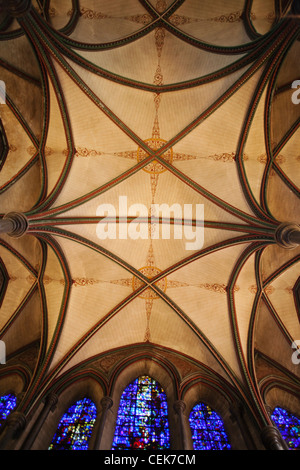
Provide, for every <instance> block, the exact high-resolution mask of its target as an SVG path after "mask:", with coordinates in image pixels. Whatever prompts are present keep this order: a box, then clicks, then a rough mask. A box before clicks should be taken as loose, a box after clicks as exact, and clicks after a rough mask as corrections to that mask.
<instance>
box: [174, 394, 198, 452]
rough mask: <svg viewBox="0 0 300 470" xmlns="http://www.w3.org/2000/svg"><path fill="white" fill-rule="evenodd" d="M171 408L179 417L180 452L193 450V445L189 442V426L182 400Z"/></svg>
mask: <svg viewBox="0 0 300 470" xmlns="http://www.w3.org/2000/svg"><path fill="white" fill-rule="evenodd" d="M173 408H174V410H175V413H176V414H177V415H178V417H179V427H180V445H181V449H180V450H193V443H192V440H191V437H190V435H191V433H190V427H189V426H190V425H189V422H188V420H187V417H186V416H185V414H184V412H185V409H186V404H185V402H184V401H183V400H178V401H176V402H175V403H174V405H173Z"/></svg>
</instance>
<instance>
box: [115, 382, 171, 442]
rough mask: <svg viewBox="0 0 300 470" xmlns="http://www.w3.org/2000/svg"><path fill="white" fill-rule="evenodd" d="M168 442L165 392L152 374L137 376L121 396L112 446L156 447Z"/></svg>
mask: <svg viewBox="0 0 300 470" xmlns="http://www.w3.org/2000/svg"><path fill="white" fill-rule="evenodd" d="M169 446H170V444H169V423H168V405H167V397H166V394H165V392H164V390H163V389H162V388H161V386H160V385H159V383H157V382H156V381H155V380H154V379H152V378H151V377H148V376H142V377H139V378H138V379H136V380H135V381H134V382H132V383H131V384H130V385H128V387H127V388H126V389H125V390H124V392H123V394H122V396H121V400H120V406H119V410H118V417H117V423H116V430H115V436H114V441H113V446H112V449H113V450H122V449H145V450H155V449H168V448H169Z"/></svg>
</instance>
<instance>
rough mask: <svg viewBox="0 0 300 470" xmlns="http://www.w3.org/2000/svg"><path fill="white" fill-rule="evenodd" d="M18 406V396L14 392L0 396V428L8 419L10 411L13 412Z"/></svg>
mask: <svg viewBox="0 0 300 470" xmlns="http://www.w3.org/2000/svg"><path fill="white" fill-rule="evenodd" d="M16 406H17V398H16V397H15V395H13V394H11V393H10V394H8V395H3V396H2V397H0V428H1V426H2V424H3V423H4V421H5V420H6V418H7V416H8V415H9V413H11V412H12V411H13V410H14V409H15V407H16Z"/></svg>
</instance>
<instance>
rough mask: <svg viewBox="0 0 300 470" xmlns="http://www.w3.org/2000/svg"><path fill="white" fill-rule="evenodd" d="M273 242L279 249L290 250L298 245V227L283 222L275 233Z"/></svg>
mask: <svg viewBox="0 0 300 470" xmlns="http://www.w3.org/2000/svg"><path fill="white" fill-rule="evenodd" d="M275 240H276V242H277V244H278V245H279V246H280V247H281V248H286V249H288V250H292V249H293V248H296V247H297V246H299V245H300V225H298V224H295V223H288V222H284V223H282V224H280V225H279V227H277V229H276V231H275Z"/></svg>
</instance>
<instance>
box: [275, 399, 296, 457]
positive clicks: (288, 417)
mask: <svg viewBox="0 0 300 470" xmlns="http://www.w3.org/2000/svg"><path fill="white" fill-rule="evenodd" d="M272 419H273V421H274V423H275V424H276V426H277V427H278V429H279V431H280V433H281V435H282V437H283V439H284V440H285V441H286V443H287V445H288V447H289V449H292V450H295V449H300V418H297V416H294V415H293V414H291V413H289V412H288V411H286V410H284V409H283V408H279V407H277V408H275V410H274V411H273V414H272Z"/></svg>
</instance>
